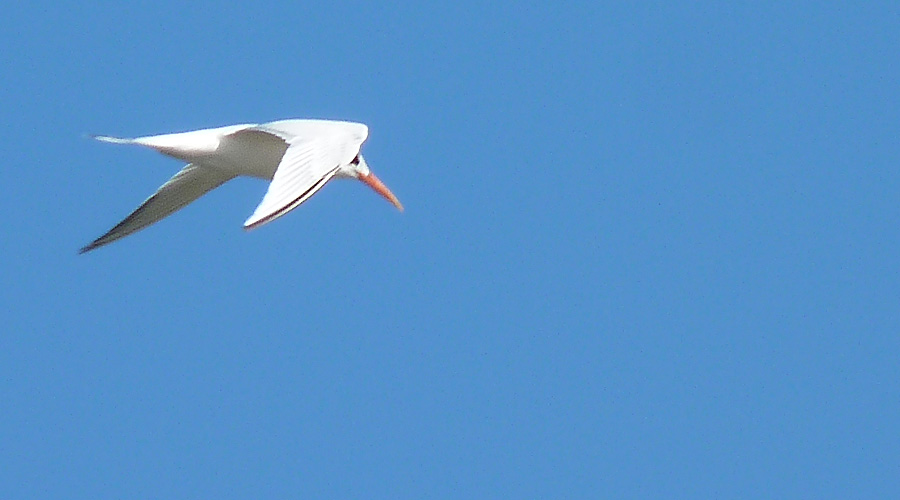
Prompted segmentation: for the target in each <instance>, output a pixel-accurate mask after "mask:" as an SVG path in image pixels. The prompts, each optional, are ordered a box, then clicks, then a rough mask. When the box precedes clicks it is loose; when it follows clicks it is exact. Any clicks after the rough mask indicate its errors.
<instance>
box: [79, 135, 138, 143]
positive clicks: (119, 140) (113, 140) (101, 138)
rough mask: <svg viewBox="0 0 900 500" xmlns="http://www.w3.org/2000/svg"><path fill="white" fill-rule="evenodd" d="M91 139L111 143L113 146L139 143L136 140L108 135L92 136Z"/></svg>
mask: <svg viewBox="0 0 900 500" xmlns="http://www.w3.org/2000/svg"><path fill="white" fill-rule="evenodd" d="M89 137H90V138H92V139H97V140H98V141H101V142H111V143H113V144H134V143H135V142H137V141H136V140H134V139H123V138H120V137H110V136H108V135H94V134H91V135H90V136H89Z"/></svg>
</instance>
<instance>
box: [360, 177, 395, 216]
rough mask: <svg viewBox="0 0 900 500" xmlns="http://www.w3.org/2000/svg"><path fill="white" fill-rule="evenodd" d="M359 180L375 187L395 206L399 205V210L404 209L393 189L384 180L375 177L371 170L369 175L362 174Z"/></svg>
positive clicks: (377, 191) (376, 190)
mask: <svg viewBox="0 0 900 500" xmlns="http://www.w3.org/2000/svg"><path fill="white" fill-rule="evenodd" d="M359 180H361V181H363V182H364V183H366V184H368V185H369V187H370V188H372V189H374V190H375V192H376V193H378V194H380V195H381V196H384V197H385V199H387V201H389V202H391V203H392V204H393V205H394V206H395V207H397V210H400V211H401V212H402V211H403V205H401V204H400V200H398V199H397V197H396V196H394V193H392V192H391V190H390V189H388V188H387V186H385V185H384V183H383V182H381V181H380V180H378V177H375V174H373V173H372V172H369V174H368V175H365V176H363V175H360V176H359Z"/></svg>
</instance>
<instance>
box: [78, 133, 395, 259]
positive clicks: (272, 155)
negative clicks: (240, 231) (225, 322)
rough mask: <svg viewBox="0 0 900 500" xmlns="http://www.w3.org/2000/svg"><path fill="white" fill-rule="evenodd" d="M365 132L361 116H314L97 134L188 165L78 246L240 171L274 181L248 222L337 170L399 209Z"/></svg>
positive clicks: (272, 215) (247, 225)
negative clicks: (369, 154)
mask: <svg viewBox="0 0 900 500" xmlns="http://www.w3.org/2000/svg"><path fill="white" fill-rule="evenodd" d="M368 135H369V128H368V126H366V125H365V124H362V123H355V122H349V121H337V120H313V119H290V120H279V121H273V122H269V123H263V124H242V125H229V126H226V127H218V128H209V129H202V130H193V131H190V132H180V133H174V134H163V135H151V136H145V137H135V138H131V139H124V138H119V137H110V136H106V135H92V136H91V137H92V138H94V139H96V140H98V141H102V142H107V143H113V144H136V145H139V146H144V147H148V148H150V149H154V150H156V151H158V152H160V153H162V154H164V155H166V156H170V157H172V158H176V159H178V160H182V161H184V162H187V165H186V166H185V167H184V168H182V169H181V171H179V172H178V173H177V174H175V175H174V176H173V177H172V178H171V179H169V180H168V181H167V182H166V183H165V184H163V185H162V186H160V188H159V189H158V190H157V191H156V192H155V193H153V194H152V195H151V196H150V197H149V198H147V199H146V200H145V201H144V202H143V203H142V204H141V205H140V206H139V207H138V208H137V209H135V210H134V211H133V212H131V214H130V215H128V216H127V217H125V219H124V220H122V222H120V223H118V224H116V225H115V226H114V227H113V228H112V229H110V230H109V231H107V232H106V233H105V234H103V235H102V236H100V237H99V238H97V239H95V240H94V241H92V242H91V243H89V244H88V245H86V246H84V247H83V248H81V250H80V251H79V253H80V254H84V253H86V252H90V251H91V250H95V249H97V248H100V247H102V246H104V245H107V244H109V243H112V242H114V241H116V240H118V239H120V238H124V237H125V236H128V235H130V234H133V233H135V232H137V231H140V230H141V229H144V228H146V227H148V226H150V225H151V224H154V223H156V222H159V221H160V220H162V219H164V218H166V217H168V216H169V215H171V214H173V213H175V212H176V211H178V210H180V209H181V208H184V207H185V206H187V205H188V204H190V203H191V202H193V201H195V200H196V199H198V198H200V197H201V196H203V195H204V194H206V193H208V192H209V191H212V190H213V189H215V188H217V187H219V186H221V185H222V184H224V183H226V182H228V181H230V180H231V179H234V178H235V177H242V176H243V177H256V178H260V179H265V180H268V181H271V182H270V183H269V187H268V190H267V191H266V194H265V195H264V196H263V199H262V201H261V202H260V203H259V205H258V206H257V207H256V210H254V211H253V213H252V214H251V215H250V217H249V218H247V220H246V221H245V222H244V229H247V230H250V229H254V228H257V227H259V226H262V225H263V224H267V223H269V222H272V221H273V220H275V219H277V218H279V217H281V216H282V215H284V214H286V213H288V212H290V211H291V210H293V209H295V208H297V207H298V206H299V205H300V204H301V203H303V202H304V201H306V200H308V199H309V198H310V197H311V196H312V195H314V194H315V193H316V192H318V191H319V190H320V189H322V187H323V186H325V184H327V183H328V181H330V180H332V179H336V178H345V179H358V180H360V181H362V182H363V183H365V184H367V185H368V186H369V187H371V188H372V189H373V190H375V192H377V193H378V194H380V195H381V196H383V197H384V198H385V199H387V200H388V201H389V202H390V203H392V204H393V205H394V206H395V207H397V209H398V210H400V211H401V212H402V211H403V205H402V204H400V201H399V200H398V199H397V197H396V196H394V193H392V192H391V190H390V189H388V188H387V186H385V185H384V183H382V182H381V181H380V180H379V179H378V177H376V176H375V174H373V173H372V171H371V170H370V169H369V166H368V164H367V163H366V160H365V158H363V155H362V153H361V152H360V150H361V148H362V144H363V142H365V140H366V138H368Z"/></svg>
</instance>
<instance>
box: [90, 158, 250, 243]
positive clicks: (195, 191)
mask: <svg viewBox="0 0 900 500" xmlns="http://www.w3.org/2000/svg"><path fill="white" fill-rule="evenodd" d="M233 177H234V175H232V174H230V173H226V172H222V171H220V170H216V169H213V168H209V167H203V166H200V165H196V164H193V163H191V164H189V165H187V166H186V167H184V168H183V169H182V170H181V171H180V172H178V173H177V174H175V176H174V177H172V178H171V179H169V180H168V181H167V182H166V183H165V184H163V185H162V186H160V188H159V189H158V190H157V191H156V193H154V194H153V195H152V196H150V197H149V198H147V199H146V200H145V201H144V203H142V204H141V206H139V207H138V208H137V209H136V210H135V211H134V212H131V214H130V215H129V216H128V217H126V218H125V220H123V221H122V222H120V223H118V224H116V226H115V227H114V228H112V229H110V230H109V231H108V232H107V233H106V234H104V235H103V236H101V237H99V238H97V239H96V240H94V241H93V242H91V244H89V245H87V246H85V247H84V248H82V249H81V251H80V252H79V253H85V252H89V251H91V250H93V249H95V248H98V247H101V246H103V245H106V244H107V243H112V242H113V241H116V240H117V239H119V238H123V237H125V236H128V235H129V234H131V233H134V232H136V231H140V230H141V229H143V228H145V227H147V226H149V225H151V224H153V223H154V222H157V221H160V220H162V219H163V218H165V217H166V216H168V215H171V214H172V213H174V212H175V211H177V210H179V209H181V208H183V207H184V206H185V205H187V204H189V203H190V202H192V201H194V200H196V199H197V198H199V197H201V196H203V195H204V194H206V193H208V192H209V191H211V190H213V189H215V188H217V187H219V186H221V185H222V184H223V183H225V182H226V181H228V180H229V179H232V178H233Z"/></svg>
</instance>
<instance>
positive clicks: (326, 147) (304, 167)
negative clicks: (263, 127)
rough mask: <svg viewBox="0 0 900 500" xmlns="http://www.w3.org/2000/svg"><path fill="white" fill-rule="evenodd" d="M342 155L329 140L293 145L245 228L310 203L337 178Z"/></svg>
mask: <svg viewBox="0 0 900 500" xmlns="http://www.w3.org/2000/svg"><path fill="white" fill-rule="evenodd" d="M338 153H339V151H338V150H337V148H334V147H333V146H332V141H330V140H329V138H327V137H320V138H317V139H312V140H295V141H293V142H289V144H288V148H287V150H286V151H285V152H284V157H283V158H282V160H281V162H280V163H279V165H278V169H277V170H275V175H274V177H273V178H272V182H271V184H269V189H268V190H267V191H266V194H265V196H264V197H263V199H262V201H261V202H260V203H259V206H257V207H256V210H254V211H253V214H252V215H251V216H250V217H249V218H248V219H247V220H246V221H245V222H244V228H245V229H253V228H256V227H259V226H261V225H263V224H266V223H268V222H271V221H273V220H275V219H277V218H279V217H281V216H282V215H284V214H286V213H288V212H290V211H291V210H293V209H294V208H297V206H299V205H300V204H301V203H303V202H304V201H306V200H308V199H309V197H310V196H312V195H313V194H315V193H316V192H317V191H318V190H319V189H321V188H322V186H324V185H325V184H326V183H327V182H328V181H329V180H331V179H332V178H333V177H334V176H335V174H337V172H338V169H339V168H340V157H339V154H338Z"/></svg>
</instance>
